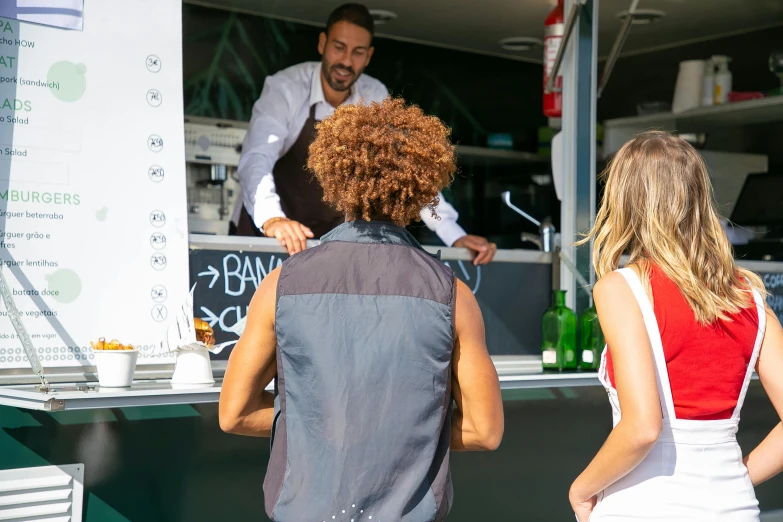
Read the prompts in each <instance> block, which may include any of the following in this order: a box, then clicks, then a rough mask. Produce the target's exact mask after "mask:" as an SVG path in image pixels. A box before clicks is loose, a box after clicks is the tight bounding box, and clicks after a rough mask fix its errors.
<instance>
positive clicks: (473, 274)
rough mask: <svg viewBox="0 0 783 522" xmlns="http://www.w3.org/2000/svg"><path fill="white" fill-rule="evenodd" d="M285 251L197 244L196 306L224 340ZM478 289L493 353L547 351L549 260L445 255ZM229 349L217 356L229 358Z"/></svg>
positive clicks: (193, 266)
mask: <svg viewBox="0 0 783 522" xmlns="http://www.w3.org/2000/svg"><path fill="white" fill-rule="evenodd" d="M286 257H287V256H286V255H285V254H278V253H270V252H253V251H244V252H240V251H228V250H205V249H191V252H190V279H191V285H193V284H196V288H195V291H194V294H193V305H194V311H195V314H196V316H197V317H200V318H202V319H204V320H205V321H207V322H209V324H210V325H212V328H213V329H214V330H215V338H216V340H217V342H218V343H220V342H225V341H231V340H235V339H236V338H237V336H236V334H234V333H233V332H232V331H231V329H232V327H233V326H234V325H235V324H236V323H237V321H239V320H240V319H242V318H243V317H245V315H246V314H247V308H248V306H249V305H250V300H251V299H252V297H253V294H254V293H255V291H256V288H258V285H259V284H260V283H261V281H262V280H263V279H264V277H266V275H267V274H268V273H269V272H271V271H272V270H274V269H275V268H276V267H277V266H280V265H281V264H282V262H283V260H285V258H286ZM444 263H446V264H447V265H449V266H450V267H451V268H452V270H454V273H455V274H456V276H457V277H458V278H460V279H461V280H462V281H464V282H465V283H466V284H467V285H468V286H469V287H470V288H471V289H472V290H473V293H474V294H475V295H476V299H477V301H478V303H479V306H480V307H481V311H482V313H483V315H484V323H485V326H486V331H487V346H488V347H489V351H490V353H491V354H493V355H538V354H540V353H541V351H540V346H541V316H542V315H543V313H544V310H545V309H546V308H547V307H548V306H549V303H550V292H551V280H552V267H551V265H548V264H544V263H512V262H495V263H492V264H490V265H487V266H483V267H475V266H473V265H472V264H471V263H469V262H466V261H457V260H448V259H444ZM229 353H230V351H229V350H224V351H223V352H222V353H220V354H219V355H217V356H213V357H217V358H219V359H225V358H227V357H228V354H229Z"/></svg>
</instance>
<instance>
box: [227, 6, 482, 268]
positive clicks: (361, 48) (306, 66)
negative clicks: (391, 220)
mask: <svg viewBox="0 0 783 522" xmlns="http://www.w3.org/2000/svg"><path fill="white" fill-rule="evenodd" d="M374 29H375V28H374V23H373V19H372V16H371V15H370V13H369V11H368V10H367V8H366V7H365V6H363V5H360V4H344V5H341V6H340V7H338V8H337V9H335V10H334V11H333V12H332V13H331V14H330V15H329V19H328V21H327V23H326V29H325V31H324V32H323V33H321V35H320V37H319V40H318V52H319V53H320V54H321V57H322V58H321V62H320V63H318V62H306V63H302V64H298V65H294V66H292V67H289V68H288V69H285V70H283V71H280V72H278V73H276V74H274V75H272V76H269V77H268V78H267V79H266V82H265V83H264V89H263V90H262V92H261V97H260V98H259V100H258V101H257V102H256V104H255V105H254V107H253V115H252V117H251V119H250V128H249V130H248V133H247V136H246V137H245V142H244V144H243V147H242V157H241V158H240V160H239V179H240V184H241V186H242V198H240V199H239V200H238V201H237V207H236V208H235V210H234V216H233V217H232V227H231V233H232V234H235V235H241V236H267V237H274V238H277V240H278V241H279V242H280V244H281V245H283V246H284V247H285V248H286V249H287V250H288V253H289V254H295V253H297V252H301V251H302V250H304V249H305V248H306V241H307V239H309V238H313V237H321V236H323V235H324V234H326V233H327V232H329V231H330V230H332V229H333V228H335V227H337V226H338V225H340V224H341V223H342V222H343V221H344V219H345V217H344V216H343V215H342V214H341V213H338V212H337V211H335V210H334V209H333V208H330V207H329V206H328V205H326V204H325V203H324V202H323V189H322V188H321V186H320V185H319V184H318V182H317V181H316V180H315V179H314V178H313V176H312V174H311V173H310V172H309V171H308V169H307V151H308V147H309V146H310V143H312V141H313V140H314V138H315V134H316V130H315V126H316V124H317V123H318V122H319V121H320V120H322V119H324V118H326V117H327V116H330V115H331V114H332V113H333V112H334V110H335V108H336V107H338V106H340V105H342V104H356V103H363V104H369V103H372V102H380V101H383V100H384V99H385V98H387V97H388V96H389V91H388V90H387V89H386V87H385V86H384V85H383V84H382V83H381V82H379V81H378V80H376V79H375V78H372V77H370V76H367V75H365V74H363V72H364V69H365V68H366V67H367V65H368V64H369V63H370V59H371V58H372V55H373V51H374V49H373V47H372V37H373V33H374ZM438 196H439V200H440V203H439V204H438V206H437V208H436V214H437V216H438V217H434V216H433V215H432V213H431V212H430V211H429V210H425V211H423V212H422V214H421V216H420V217H421V220H422V221H423V222H424V223H425V224H426V225H427V227H428V228H429V229H430V230H433V231H434V232H435V233H436V234H437V235H438V237H439V238H440V239H441V241H443V242H444V243H445V244H446V245H448V246H454V247H461V248H467V249H470V250H472V251H473V252H474V253H475V258H474V263H475V264H486V263H489V262H490V261H492V258H493V257H494V256H495V252H496V251H497V246H496V245H495V244H494V243H490V242H488V241H487V240H486V239H485V238H483V237H479V236H473V235H469V234H466V233H465V231H464V230H463V229H462V227H460V226H459V225H458V224H457V217H458V214H457V211H456V210H455V209H454V207H452V206H451V205H449V204H448V203H447V202H446V201H445V200H444V199H443V197H442V195H440V194H439V195H438Z"/></svg>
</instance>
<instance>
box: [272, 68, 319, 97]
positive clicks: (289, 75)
mask: <svg viewBox="0 0 783 522" xmlns="http://www.w3.org/2000/svg"><path fill="white" fill-rule="evenodd" d="M315 67H318V62H303V63H298V64H296V65H292V66H290V67H286V68H285V69H281V70H279V71H277V72H276V73H274V74H271V75H269V76H267V79H266V81H267V83H270V84H279V85H285V86H287V87H289V88H290V87H298V88H301V89H307V90H308V92H309V90H310V83H311V82H312V78H313V69H314V68H315Z"/></svg>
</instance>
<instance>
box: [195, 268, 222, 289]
mask: <svg viewBox="0 0 783 522" xmlns="http://www.w3.org/2000/svg"><path fill="white" fill-rule="evenodd" d="M204 275H211V276H212V281H210V282H209V288H212V287H213V286H215V282H216V281H217V280H218V277H220V271H219V270H218V269H217V268H215V267H214V266H212V265H209V266H207V271H206V272H201V273H200V274H199V275H198V276H199V277H201V276H204Z"/></svg>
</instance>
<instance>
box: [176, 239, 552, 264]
mask: <svg viewBox="0 0 783 522" xmlns="http://www.w3.org/2000/svg"><path fill="white" fill-rule="evenodd" d="M319 244H320V242H319V241H312V240H311V241H308V242H307V245H308V246H309V247H314V246H317V245H319ZM190 248H191V249H192V250H239V251H241V252H270V253H277V254H282V253H285V249H283V247H281V246H280V245H279V244H278V242H277V240H275V239H269V238H266V237H240V236H210V235H206V234H190ZM424 249H425V250H427V251H428V252H430V253H432V254H435V253H437V252H438V251H440V253H441V258H442V259H443V260H446V261H449V260H455V261H470V260H471V259H473V257H472V256H471V253H470V251H468V250H466V249H464V248H449V247H437V246H426V245H425V246H424ZM495 262H498V263H540V264H551V263H552V255H551V254H547V253H545V252H541V251H538V250H523V249H515V250H498V251H497V253H496V254H495Z"/></svg>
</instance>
